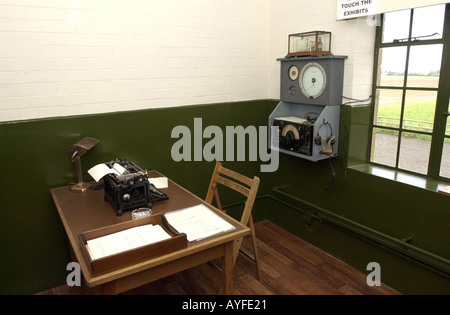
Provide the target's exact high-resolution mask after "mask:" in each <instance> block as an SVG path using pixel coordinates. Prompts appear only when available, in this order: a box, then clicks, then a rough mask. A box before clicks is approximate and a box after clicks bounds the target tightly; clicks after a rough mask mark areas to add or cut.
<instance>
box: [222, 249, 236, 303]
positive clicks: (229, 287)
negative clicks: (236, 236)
mask: <svg viewBox="0 0 450 315" xmlns="http://www.w3.org/2000/svg"><path fill="white" fill-rule="evenodd" d="M233 243H234V242H228V243H226V244H225V245H224V246H225V255H224V256H223V258H222V262H223V263H222V290H223V291H222V292H223V294H225V295H231V294H233V281H234V272H233V269H234V266H233Z"/></svg>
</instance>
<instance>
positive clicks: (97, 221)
mask: <svg viewBox="0 0 450 315" xmlns="http://www.w3.org/2000/svg"><path fill="white" fill-rule="evenodd" d="M161 176H164V175H162V174H160V173H159V172H157V171H150V172H149V177H150V178H152V177H161ZM168 183H169V186H168V188H167V189H161V191H163V192H165V193H167V194H168V195H169V200H165V201H158V202H155V203H154V204H153V208H152V211H153V214H159V213H165V212H167V211H172V210H178V209H183V208H186V207H190V206H194V205H198V204H200V203H203V204H206V203H205V202H204V200H202V199H200V198H199V197H197V196H195V195H194V194H192V193H190V192H189V191H187V190H186V189H184V188H183V187H181V186H179V185H178V184H176V183H174V182H173V181H171V180H170V179H169V181H168ZM51 194H52V196H53V200H54V202H55V205H56V207H57V209H58V212H59V215H60V217H61V220H62V223H63V225H64V228H65V230H66V233H67V236H68V239H69V242H70V245H71V247H72V250H73V254H74V255H75V257H74V258H76V260H77V261H78V263H79V264H80V266H81V269H82V272H83V275H84V277H85V280H86V283H87V285H88V286H90V287H92V286H97V285H101V284H104V283H107V282H110V281H113V280H116V279H119V278H121V277H124V276H127V275H132V274H135V273H138V272H140V271H143V270H147V269H149V268H153V267H156V266H159V265H162V264H164V263H166V262H170V261H174V260H177V259H179V258H183V257H186V256H189V255H192V254H196V253H199V252H201V251H204V250H206V249H210V248H212V247H214V246H218V245H222V244H225V243H227V242H231V241H234V240H236V239H239V238H241V237H243V236H245V235H247V234H249V229H248V228H247V227H246V226H244V225H242V224H241V223H239V222H238V221H236V220H234V219H233V218H231V217H230V216H228V215H226V214H224V213H222V212H221V211H219V210H218V209H216V208H214V207H211V206H209V205H207V204H206V205H207V206H208V207H209V208H211V209H213V210H214V211H215V212H216V213H218V214H219V215H220V216H221V217H223V218H224V219H226V220H227V221H228V222H230V223H232V224H233V225H234V226H235V227H236V230H234V231H232V232H228V233H225V234H221V235H218V236H214V237H210V238H207V239H204V240H201V241H197V242H188V246H187V248H186V249H183V250H179V251H177V252H174V253H171V254H167V255H164V256H160V257H156V258H153V259H150V260H148V261H145V262H142V263H138V264H136V265H133V266H129V267H125V268H122V269H119V270H116V271H113V272H110V273H106V274H102V275H99V276H96V277H93V276H92V275H91V273H90V270H89V267H88V262H87V261H86V258H85V257H84V255H83V253H82V251H81V249H80V247H81V242H80V240H79V237H78V235H79V234H80V233H83V232H86V231H90V230H93V229H97V228H101V227H105V226H108V225H112V224H117V223H121V222H125V221H129V220H131V211H127V212H124V213H123V215H122V216H121V217H118V216H116V211H115V210H114V208H113V207H112V206H111V205H110V204H109V203H108V202H107V201H104V190H103V189H99V190H92V189H90V190H88V191H87V192H84V193H76V192H71V191H70V186H66V187H61V188H55V189H52V190H51Z"/></svg>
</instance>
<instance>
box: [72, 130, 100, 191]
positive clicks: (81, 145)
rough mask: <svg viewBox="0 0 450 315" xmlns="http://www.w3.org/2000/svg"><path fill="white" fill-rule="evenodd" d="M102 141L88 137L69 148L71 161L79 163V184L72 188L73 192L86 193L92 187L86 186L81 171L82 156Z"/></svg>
mask: <svg viewBox="0 0 450 315" xmlns="http://www.w3.org/2000/svg"><path fill="white" fill-rule="evenodd" d="M99 142H100V141H99V140H97V139H94V138H91V137H86V138H83V139H81V140H80V141H78V142H77V143H75V144H74V145H72V146H71V147H70V148H69V154H70V156H71V161H72V162H76V163H77V173H78V184H76V185H74V186H72V187H70V190H71V191H74V192H84V191H86V190H87V189H88V188H89V187H90V186H91V185H90V184H86V183H85V182H84V181H83V173H82V171H81V160H80V158H81V156H82V155H83V154H85V153H86V152H87V151H89V150H90V149H91V148H92V147H93V146H95V145H96V144H97V143H99Z"/></svg>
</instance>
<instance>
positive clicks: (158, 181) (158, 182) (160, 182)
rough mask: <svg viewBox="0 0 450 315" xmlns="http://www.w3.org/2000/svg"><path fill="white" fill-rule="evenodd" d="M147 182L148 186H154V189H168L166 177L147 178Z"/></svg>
mask: <svg viewBox="0 0 450 315" xmlns="http://www.w3.org/2000/svg"><path fill="white" fill-rule="evenodd" d="M148 181H149V182H150V184H153V185H155V187H156V188H158V189H161V188H167V187H169V184H168V180H167V177H154V178H149V179H148Z"/></svg>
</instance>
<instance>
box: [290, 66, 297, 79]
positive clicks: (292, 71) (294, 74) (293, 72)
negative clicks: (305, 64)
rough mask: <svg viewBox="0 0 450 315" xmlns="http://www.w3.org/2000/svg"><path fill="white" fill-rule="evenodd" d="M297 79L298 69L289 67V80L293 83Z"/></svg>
mask: <svg viewBox="0 0 450 315" xmlns="http://www.w3.org/2000/svg"><path fill="white" fill-rule="evenodd" d="M297 78H298V68H297V66H291V67H290V68H289V79H291V80H292V81H295V80H297Z"/></svg>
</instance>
